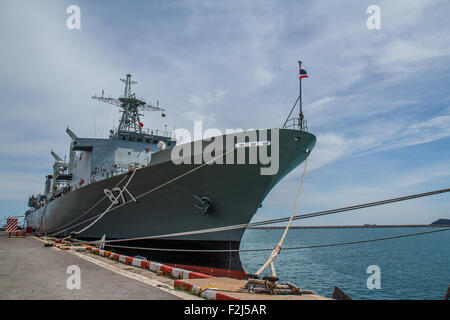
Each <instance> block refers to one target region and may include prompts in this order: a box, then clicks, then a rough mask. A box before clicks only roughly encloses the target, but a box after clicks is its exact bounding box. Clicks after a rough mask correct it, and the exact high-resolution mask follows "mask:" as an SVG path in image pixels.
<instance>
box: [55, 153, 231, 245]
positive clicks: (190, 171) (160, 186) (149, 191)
mask: <svg viewBox="0 0 450 320" xmlns="http://www.w3.org/2000/svg"><path fill="white" fill-rule="evenodd" d="M236 148H237V147H234V148H232V149H230V150H228V151H226V152H224V153H222V154H221V155H219V156H217V157H215V158H213V159H211V160H209V161H207V162H205V163H203V164H201V165H200V166H198V167H195V168H193V169H191V170H189V171H187V172H185V173H183V174H181V175H179V176H177V177H175V178H173V179H171V180H169V181H166V182H164V183H163V184H161V185H159V186H157V187H155V188H153V189H150V190H148V191H146V192H144V193H142V194H140V195H139V196H136V197H134V199H132V200H129V201H126V202H125V203H121V204H119V205H117V206H115V207H113V208H109V211H108V212H112V211H114V210H116V209H118V208H120V207H122V206H124V205H127V204H128V203H130V202H131V201H134V200H137V199H140V198H141V197H143V196H146V195H147V194H149V193H152V192H154V191H156V190H158V189H160V188H162V187H165V186H166V185H168V184H170V183H172V182H174V181H176V180H178V179H181V178H182V177H184V176H186V175H188V174H191V173H193V172H195V171H197V170H199V169H200V168H203V167H204V166H206V165H208V164H210V163H212V162H214V161H216V160H217V159H219V158H221V157H223V156H225V155H227V154H228V153H230V152H232V151H234V150H236ZM122 181H123V179H122V180H121V181H120V182H119V184H120V183H121V182H122ZM104 198H105V197H103V198H102V199H101V200H103V199H104ZM97 204H98V203H97ZM97 204H96V205H97ZM96 205H94V207H95V206H96ZM92 209H93V208H91V209H89V211H90V210H92ZM104 214H105V212H103V213H100V214H98V215H96V216H93V217H91V218H88V219H86V220H84V221H81V222H79V223H77V224H75V225H73V226H71V227H69V228H66V229H64V230H61V231H59V232H57V233H53V234H52V236H55V235H57V234H60V233H62V232H64V231H67V230H69V229H72V228H74V227H77V226H79V225H82V224H84V223H86V222H89V221H91V220H93V219H96V218H97V217H99V216H103V215H104ZM83 215H84V214H83ZM78 218H79V217H78ZM78 218H77V219H78ZM77 219H75V220H77ZM96 221H98V219H97V220H96ZM72 222H74V221H72ZM70 223H71V222H69V223H68V224H70ZM66 225H67V224H66ZM78 233H81V231H79V232H78ZM91 242H94V241H91Z"/></svg>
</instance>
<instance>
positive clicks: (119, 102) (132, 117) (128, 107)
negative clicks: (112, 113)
mask: <svg viewBox="0 0 450 320" xmlns="http://www.w3.org/2000/svg"><path fill="white" fill-rule="evenodd" d="M120 81H122V82H124V83H125V90H124V94H123V95H124V96H123V97H119V99H115V98H110V97H108V98H106V97H104V95H103V91H102V96H101V97H99V96H93V97H92V99H94V100H98V101H102V102H105V103H109V104H112V105H115V106H117V107H121V108H122V109H123V110H121V112H122V118H121V120H120V124H119V129H118V130H117V132H116V133H115V137H118V133H119V132H121V131H122V132H136V133H142V126H143V124H142V123H141V122H140V118H139V116H142V114H140V113H139V110H141V111H161V112H164V111H165V109H163V108H161V107H159V103H157V105H156V106H154V105H152V104H151V103H147V102H145V100H144V99H142V98H136V94H135V93H133V94H132V93H131V85H132V84H136V83H137V82H136V81H133V80H131V74H129V73H128V74H126V79H120Z"/></svg>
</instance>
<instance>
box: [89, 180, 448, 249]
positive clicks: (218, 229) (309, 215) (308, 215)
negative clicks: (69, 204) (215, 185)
mask: <svg viewBox="0 0 450 320" xmlns="http://www.w3.org/2000/svg"><path fill="white" fill-rule="evenodd" d="M446 192H450V188H448V189H441V190H434V191H430V192H424V193H418V194H413V195H408V196H403V197H397V198H391V199H386V200H381V201H376V202H368V203H364V204H359V205H353V206H349V207H343V208H338V209H331V210H325V211H318V212H313V213H306V214H301V215H295V216H293V218H292V220H301V219H307V218H314V217H319V216H324V215H331V214H335V213H341V212H347V211H353V210H359V209H364V208H369V207H374V206H380V205H385V204H390V203H395V202H400V201H406V200H411V199H417V198H421V197H428V196H432V195H436V194H441V193H446ZM289 219H290V218H289V217H285V218H277V219H270V220H264V221H258V222H252V223H244V224H237V225H230V226H224V227H216V228H209V229H201V230H193V231H186V232H177V233H169V234H162V235H153V236H143V237H134V238H127V239H114V240H106V241H105V243H114V242H123V241H132V240H151V239H162V238H173V237H182V236H189V235H197V234H204V233H211V232H222V231H229V230H235V229H243V228H251V227H258V226H263V225H269V224H274V223H280V222H286V221H288V220H289ZM93 242H96V241H89V242H86V243H93Z"/></svg>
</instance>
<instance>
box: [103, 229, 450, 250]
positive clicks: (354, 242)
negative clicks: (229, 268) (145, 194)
mask: <svg viewBox="0 0 450 320" xmlns="http://www.w3.org/2000/svg"><path fill="white" fill-rule="evenodd" d="M449 230H450V228H442V229H437V230H430V231H423V232H415V233H407V234H401V235H396V236H390V237H383V238H374V239H364V240H357V241H348V242H337V243H325V244H316V245H309V246H294V247H283V250H301V249H313V248H323V247H336V246H344V245H351V244H359V243H368V242H376V241H383V240H392V239H399V238H407V237H414V236H420V235H425V234H430V233H436V232H442V231H449ZM105 246H107V247H113V248H119V249H137V250H146V251H169V252H204V253H228V252H258V251H272V250H273V248H256V249H210V250H209V249H169V248H143V247H133V246H118V245H111V244H106V245H105Z"/></svg>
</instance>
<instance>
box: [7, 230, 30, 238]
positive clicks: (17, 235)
mask: <svg viewBox="0 0 450 320" xmlns="http://www.w3.org/2000/svg"><path fill="white" fill-rule="evenodd" d="M26 236H27V232H26V231H10V232H9V236H8V237H9V238H26Z"/></svg>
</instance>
